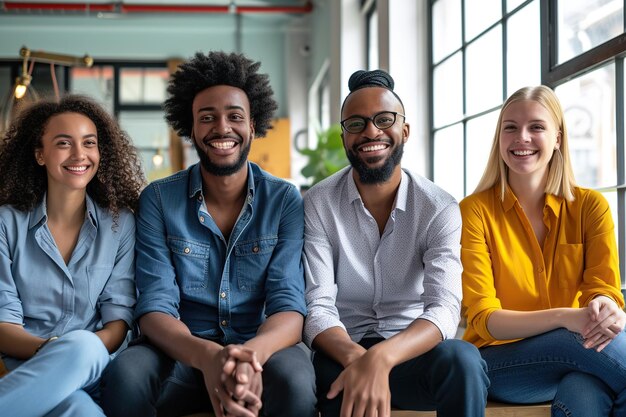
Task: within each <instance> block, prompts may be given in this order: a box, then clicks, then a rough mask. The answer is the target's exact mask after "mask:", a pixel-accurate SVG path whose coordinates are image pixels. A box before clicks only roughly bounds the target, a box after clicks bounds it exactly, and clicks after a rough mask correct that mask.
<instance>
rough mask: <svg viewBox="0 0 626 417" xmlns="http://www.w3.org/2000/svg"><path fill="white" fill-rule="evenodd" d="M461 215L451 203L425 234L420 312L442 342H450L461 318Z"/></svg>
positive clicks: (421, 317)
mask: <svg viewBox="0 0 626 417" xmlns="http://www.w3.org/2000/svg"><path fill="white" fill-rule="evenodd" d="M461 224H462V223H461V215H460V212H459V207H458V205H457V204H456V202H455V203H451V204H449V205H448V206H446V207H445V208H444V209H443V210H442V211H441V212H440V213H438V214H437V215H436V216H435V217H434V219H433V221H432V223H431V225H430V227H429V231H428V234H427V249H426V251H425V253H424V293H423V294H422V300H423V301H424V312H423V313H422V314H421V315H420V316H419V318H420V319H424V320H428V321H430V322H432V323H433V324H435V325H436V326H437V327H438V328H439V331H440V332H441V334H442V336H443V338H444V339H451V338H454V336H455V335H456V330H457V326H458V324H459V320H460V317H461V311H460V310H461V293H462V288H461V272H462V269H463V268H462V267H461V260H460V254H459V252H460V247H461V246H460V238H461Z"/></svg>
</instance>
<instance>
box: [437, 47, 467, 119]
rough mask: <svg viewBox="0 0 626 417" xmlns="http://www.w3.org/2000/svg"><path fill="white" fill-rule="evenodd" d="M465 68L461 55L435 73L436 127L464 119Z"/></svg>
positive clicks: (451, 59) (457, 55)
mask: <svg viewBox="0 0 626 417" xmlns="http://www.w3.org/2000/svg"><path fill="white" fill-rule="evenodd" d="M462 71H463V67H462V64H461V53H460V52H457V53H456V54H454V55H453V56H452V57H450V59H447V60H446V61H445V62H443V63H442V64H440V65H439V66H437V67H436V68H435V70H434V73H433V88H434V94H433V96H434V97H433V101H434V103H433V108H434V113H435V114H434V121H435V127H439V126H443V125H446V124H449V123H453V122H456V121H458V120H460V119H461V118H462V117H463V79H462Z"/></svg>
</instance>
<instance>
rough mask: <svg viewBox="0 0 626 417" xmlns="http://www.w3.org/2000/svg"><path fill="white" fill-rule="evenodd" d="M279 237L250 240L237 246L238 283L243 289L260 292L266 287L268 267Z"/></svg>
mask: <svg viewBox="0 0 626 417" xmlns="http://www.w3.org/2000/svg"><path fill="white" fill-rule="evenodd" d="M277 243H278V238H276V237H268V238H259V239H254V240H248V241H245V242H241V243H238V244H237V245H236V246H235V262H236V271H237V285H238V286H239V289H240V290H241V291H245V292H259V291H263V289H264V288H265V276H266V273H267V267H268V265H269V263H270V259H271V258H272V254H273V253H274V248H275V247H276V244H277Z"/></svg>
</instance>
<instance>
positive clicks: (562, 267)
mask: <svg viewBox="0 0 626 417" xmlns="http://www.w3.org/2000/svg"><path fill="white" fill-rule="evenodd" d="M584 264H585V258H584V254H583V244H582V243H571V244H570V243H563V244H560V245H558V247H557V253H556V258H555V262H554V269H555V272H556V274H557V277H558V279H559V288H567V289H570V290H576V291H578V288H579V287H580V284H581V283H582V279H583V267H584Z"/></svg>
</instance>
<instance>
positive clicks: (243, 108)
mask: <svg viewBox="0 0 626 417" xmlns="http://www.w3.org/2000/svg"><path fill="white" fill-rule="evenodd" d="M192 110H193V116H194V120H193V142H194V146H195V148H196V152H197V153H198V156H199V157H200V163H201V165H202V168H203V169H204V170H205V171H207V172H208V173H210V174H213V175H218V176H226V175H232V174H234V173H236V172H238V171H239V170H240V169H241V168H242V167H243V165H244V164H245V162H246V160H247V158H248V153H249V152H250V144H251V143H252V139H253V138H254V125H253V121H252V120H251V118H250V102H249V101H248V96H247V95H246V93H245V92H244V91H243V90H241V89H239V88H236V87H231V86H228V85H216V86H213V87H209V88H207V89H205V90H203V91H201V92H199V93H198V94H197V95H196V97H195V98H194V100H193V107H192Z"/></svg>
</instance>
